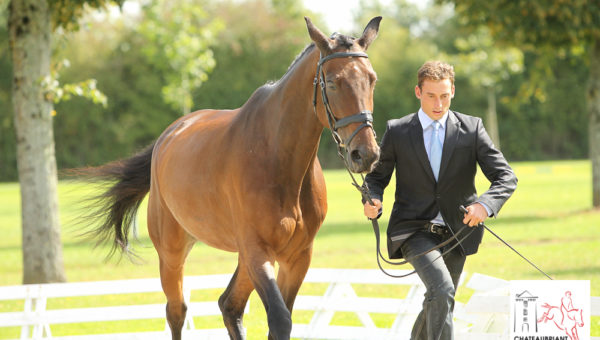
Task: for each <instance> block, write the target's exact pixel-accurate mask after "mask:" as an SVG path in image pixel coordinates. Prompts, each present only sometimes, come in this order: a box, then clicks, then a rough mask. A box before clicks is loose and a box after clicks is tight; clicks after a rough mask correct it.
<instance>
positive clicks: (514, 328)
mask: <svg viewBox="0 0 600 340" xmlns="http://www.w3.org/2000/svg"><path fill="white" fill-rule="evenodd" d="M590 308H591V299H590V281H585V280H582V281H579V280H578V281H564V280H561V281H557V280H554V281H550V280H548V281H510V322H511V324H510V339H511V340H588V339H590V320H591V319H590Z"/></svg>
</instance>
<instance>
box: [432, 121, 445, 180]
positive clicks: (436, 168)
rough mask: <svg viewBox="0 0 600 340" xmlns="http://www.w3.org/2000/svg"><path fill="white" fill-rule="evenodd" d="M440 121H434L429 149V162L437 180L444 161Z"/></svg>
mask: <svg viewBox="0 0 600 340" xmlns="http://www.w3.org/2000/svg"><path fill="white" fill-rule="evenodd" d="M440 126H441V124H440V122H438V121H437V120H436V121H434V122H433V132H432V133H431V142H430V149H429V163H430V164H431V170H433V175H434V176H435V180H436V181H437V179H438V176H439V174H440V163H441V162H442V143H441V142H440Z"/></svg>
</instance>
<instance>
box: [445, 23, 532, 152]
mask: <svg viewBox="0 0 600 340" xmlns="http://www.w3.org/2000/svg"><path fill="white" fill-rule="evenodd" d="M454 44H455V45H456V48H457V49H458V50H459V51H460V53H459V54H455V55H451V56H449V57H448V58H447V59H448V60H450V62H451V63H452V64H453V65H455V66H456V72H457V73H458V74H461V75H464V76H465V77H466V78H468V79H469V81H470V82H471V83H473V85H474V86H475V87H482V88H484V89H485V92H486V93H487V101H488V110H487V114H486V119H485V120H484V122H485V125H486V128H487V131H488V132H489V134H490V138H491V139H492V141H493V142H494V144H495V145H496V147H497V148H498V149H499V148H500V133H499V131H498V117H497V116H498V115H497V112H496V102H497V100H496V93H497V91H498V89H499V87H500V84H501V82H502V81H505V80H507V79H508V78H509V77H510V75H511V74H515V73H520V72H521V71H522V70H523V53H522V52H521V50H519V49H517V48H514V47H499V46H496V44H495V42H494V40H493V39H492V37H491V36H490V34H489V31H488V29H487V28H486V27H480V28H478V29H477V30H476V31H475V32H474V33H473V34H470V35H468V36H466V37H459V38H457V39H456V40H455V42H454Z"/></svg>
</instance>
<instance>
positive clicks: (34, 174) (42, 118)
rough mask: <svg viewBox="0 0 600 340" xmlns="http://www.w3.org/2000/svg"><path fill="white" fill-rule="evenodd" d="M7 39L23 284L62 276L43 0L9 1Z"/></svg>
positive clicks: (47, 33) (46, 18)
mask: <svg viewBox="0 0 600 340" xmlns="http://www.w3.org/2000/svg"><path fill="white" fill-rule="evenodd" d="M9 6H10V7H9V11H10V13H9V20H8V30H9V44H10V48H11V55H12V62H13V107H14V114H15V115H14V118H15V130H16V137H17V165H18V171H19V182H20V185H21V218H22V233H23V245H22V247H23V283H43V282H60V281H65V279H66V278H65V274H64V267H63V257H62V245H61V239H60V225H59V218H58V194H57V175H56V158H55V154H54V135H53V130H52V115H51V111H52V103H51V102H50V101H49V100H46V98H45V96H44V90H43V89H42V84H41V81H42V79H44V77H46V76H48V75H49V74H50V55H51V46H50V40H51V24H50V10H49V8H48V1H46V0H43V1H39V0H12V1H11V3H10V5H9Z"/></svg>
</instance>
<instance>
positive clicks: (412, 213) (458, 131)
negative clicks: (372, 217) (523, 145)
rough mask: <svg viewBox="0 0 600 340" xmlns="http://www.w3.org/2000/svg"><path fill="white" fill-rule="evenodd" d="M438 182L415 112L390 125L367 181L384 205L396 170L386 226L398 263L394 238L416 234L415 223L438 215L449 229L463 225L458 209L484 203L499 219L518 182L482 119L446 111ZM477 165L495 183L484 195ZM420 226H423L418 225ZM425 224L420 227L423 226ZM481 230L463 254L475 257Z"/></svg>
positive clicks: (464, 247) (465, 246)
mask: <svg viewBox="0 0 600 340" xmlns="http://www.w3.org/2000/svg"><path fill="white" fill-rule="evenodd" d="M448 114H449V116H448V121H447V124H446V137H445V140H444V147H443V150H442V162H441V165H440V173H439V182H438V183H436V181H435V178H434V177H433V171H432V170H431V166H430V164H429V159H428V158H427V152H426V151H425V144H424V142H423V128H422V127H421V123H420V122H419V118H418V115H417V114H416V113H413V114H410V115H408V116H405V117H402V118H400V119H393V120H390V121H388V123H387V129H386V131H385V134H384V135H383V138H382V141H381V156H380V159H379V163H378V164H377V166H376V168H375V169H374V170H373V172H371V173H370V174H368V175H367V177H366V182H367V184H368V186H369V189H370V190H371V195H372V197H373V198H378V199H380V200H383V190H384V189H385V187H386V186H387V185H388V183H389V181H390V178H391V176H392V173H393V171H394V169H396V194H395V202H394V205H393V208H392V212H391V216H390V221H389V225H388V251H389V252H390V257H391V258H400V257H402V254H401V253H400V252H399V249H398V244H395V246H394V247H393V248H394V249H390V245H391V242H390V235H393V234H398V233H403V232H411V231H414V230H412V229H411V228H413V227H414V226H415V222H416V221H429V220H431V219H433V218H434V217H435V216H436V214H437V212H438V210H439V211H440V212H441V214H442V217H443V218H444V221H445V222H446V223H447V224H448V225H449V227H450V228H451V230H452V231H453V232H454V233H456V232H457V231H458V230H459V229H460V228H461V227H462V226H463V223H462V220H463V216H464V214H463V213H462V212H460V211H459V209H458V207H459V205H461V204H462V205H464V206H467V205H469V204H472V203H474V202H482V203H485V204H486V205H487V206H488V207H489V208H490V209H491V210H492V214H493V216H496V215H497V214H498V212H499V211H500V208H501V207H502V206H503V205H504V203H505V202H506V200H507V199H508V198H509V197H510V196H511V195H512V193H513V191H514V190H515V189H516V186H517V177H516V176H515V174H514V172H513V170H512V168H511V167H510V166H509V165H508V163H507V161H506V159H504V156H503V155H502V153H501V152H500V151H498V150H497V149H496V148H495V147H494V145H493V143H492V141H491V139H490V137H489V136H488V134H487V132H486V131H485V129H484V127H483V123H482V121H481V119H480V118H477V117H472V116H468V115H464V114H461V113H458V112H452V111H449V112H448ZM477 164H479V166H480V167H481V170H482V171H483V173H484V174H485V176H486V177H487V179H488V180H489V181H490V182H491V186H490V188H489V189H488V190H487V191H486V192H484V193H483V194H482V195H481V196H479V197H478V196H477V192H476V190H475V174H476V171H477ZM416 223H417V224H418V223H419V222H416ZM421 225H422V224H421ZM482 237H483V228H480V227H479V228H476V230H475V231H474V232H473V233H472V234H471V235H470V236H469V237H468V238H467V239H466V240H464V241H463V242H462V244H461V247H462V250H463V251H464V254H465V255H471V254H474V253H476V252H477V249H478V248H479V244H480V243H481V239H482Z"/></svg>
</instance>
